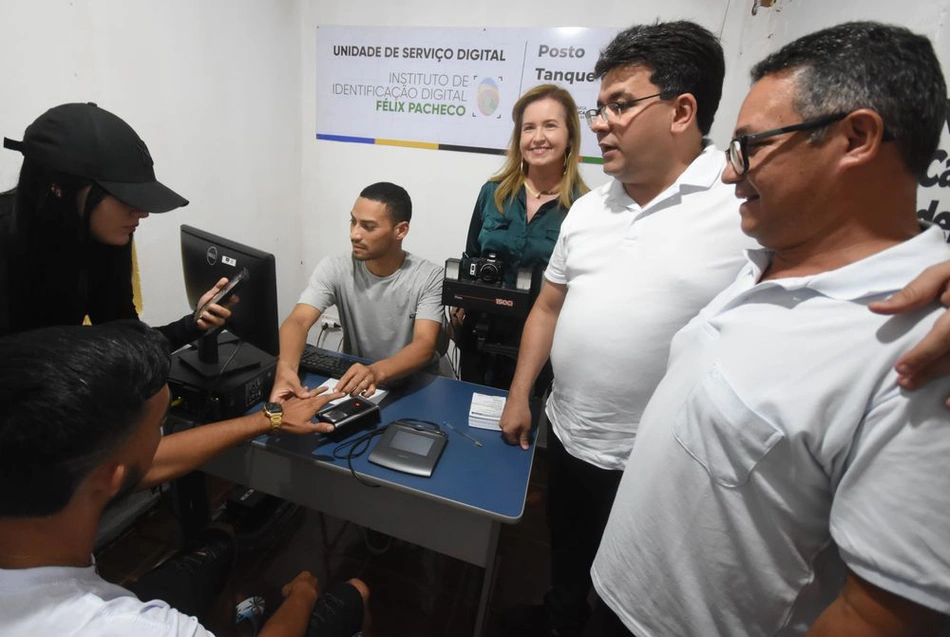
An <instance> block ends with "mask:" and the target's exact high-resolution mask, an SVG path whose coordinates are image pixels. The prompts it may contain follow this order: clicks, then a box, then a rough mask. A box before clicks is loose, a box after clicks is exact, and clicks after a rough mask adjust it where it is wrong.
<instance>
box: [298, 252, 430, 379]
mask: <svg viewBox="0 0 950 637" xmlns="http://www.w3.org/2000/svg"><path fill="white" fill-rule="evenodd" d="M442 278H443V276H442V268H440V267H439V266H437V265H435V264H434V263H430V262H429V261H426V260H425V259H420V258H419V257H416V256H413V255H411V254H409V253H408V252H407V253H406V260H405V261H404V262H403V264H402V267H400V268H399V269H398V270H396V271H395V272H394V273H393V274H391V275H389V276H387V277H378V276H376V275H375V274H373V273H371V272H370V271H369V270H367V269H366V264H365V263H364V262H362V261H358V260H357V259H354V258H353V257H352V256H349V255H347V256H335V257H326V258H324V259H323V260H322V261H320V263H318V264H317V267H316V268H314V270H313V274H311V275H310V282H309V283H308V284H307V289H306V290H304V291H303V293H302V294H301V295H300V299H299V300H298V301H297V302H298V303H305V304H307V305H312V306H313V307H315V308H317V309H318V310H320V312H321V313H323V312H325V311H326V309H327V308H328V307H330V306H331V305H336V306H337V308H339V311H340V322H341V323H342V325H343V351H344V352H346V353H347V354H352V355H354V356H360V357H363V358H368V359H370V360H374V361H378V360H381V359H383V358H389V357H390V356H392V355H393V354H395V353H397V352H398V351H399V350H401V349H402V348H404V347H405V346H406V345H408V344H409V343H411V342H412V331H413V327H414V324H415V321H416V320H417V319H425V320H428V321H435V322H436V323H439V324H440V325H441V324H442ZM433 363H434V364H437V363H438V352H437V353H436V355H435V356H434V358H433Z"/></svg>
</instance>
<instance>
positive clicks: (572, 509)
mask: <svg viewBox="0 0 950 637" xmlns="http://www.w3.org/2000/svg"><path fill="white" fill-rule="evenodd" d="M724 69H725V64H724V61H723V54H722V48H721V47H720V45H719V42H718V41H717V40H716V37H715V36H714V35H712V34H711V33H710V32H709V31H707V30H706V29H704V28H703V27H701V26H699V25H697V24H694V23H692V22H670V23H660V24H653V25H646V26H635V27H632V28H630V29H628V30H626V31H624V32H622V33H620V34H618V35H617V36H616V37H615V38H614V40H613V41H612V42H611V43H610V44H609V45H608V46H607V47H606V48H605V49H604V51H603V52H602V53H601V56H600V59H599V60H598V62H597V66H596V67H595V72H596V73H597V74H598V76H600V77H601V88H600V94H599V96H598V106H599V108H598V109H595V110H592V111H590V112H588V113H587V119H588V122H589V124H590V126H591V128H592V129H593V130H594V132H595V133H596V134H597V138H598V141H599V143H600V146H601V149H602V151H603V156H604V172H606V173H607V174H609V175H612V176H613V177H615V179H613V180H612V181H611V182H610V183H608V184H606V185H605V186H602V187H601V188H598V189H596V190H593V191H591V192H590V193H588V194H587V195H585V196H584V197H582V198H580V199H579V200H578V201H577V202H576V203H575V204H574V206H573V207H572V208H571V213H570V214H569V215H568V216H567V218H566V219H565V220H564V223H563V225H562V226H561V233H560V237H559V238H558V242H557V245H556V246H555V249H554V254H553V255H552V257H551V261H550V264H549V266H548V269H547V271H546V273H545V279H546V280H545V281H544V284H543V286H542V290H541V292H540V294H539V297H538V300H537V301H536V303H535V305H534V308H533V309H532V312H531V315H530V316H529V318H528V320H527V323H526V325H525V330H524V335H523V338H522V341H521V350H520V353H519V359H518V366H517V370H516V373H515V378H514V380H513V382H512V385H511V391H510V394H509V397H508V402H507V405H506V407H505V411H504V414H503V415H502V420H501V426H502V430H503V432H504V435H505V437H506V439H507V440H508V441H509V442H512V443H515V444H517V443H520V444H521V445H522V446H523V447H525V448H527V446H528V439H529V438H528V437H529V435H530V414H529V411H528V396H529V394H530V391H531V387H532V385H533V383H534V380H535V378H536V377H537V374H538V372H539V371H540V369H541V367H542V366H543V364H544V363H545V361H547V359H548V355H549V353H550V356H551V362H552V364H553V367H554V376H555V381H554V389H553V391H552V393H551V397H550V400H549V401H548V404H547V408H546V411H547V416H548V419H549V421H550V423H551V429H552V432H551V433H552V435H550V436H549V437H548V466H549V488H548V524H549V526H550V529H551V551H552V554H551V562H552V563H551V567H552V588H551V590H550V592H549V593H548V594H547V595H546V596H545V605H544V608H543V609H542V608H540V607H537V608H536V609H535V611H534V612H529V613H525V615H526V616H525V617H523V618H522V621H523V623H524V624H532V623H533V624H534V625H533V626H527V625H520V626H519V625H517V624H518V622H517V621H510V625H509V626H508V628H509V631H510V632H512V633H516V634H518V635H519V636H522V635H527V634H534V633H533V632H531V631H532V630H533V631H534V632H538V633H543V634H553V635H561V636H564V635H574V634H579V633H580V632H581V631H582V629H583V625H584V622H585V621H586V619H587V616H588V615H589V614H590V609H589V606H588V602H587V597H588V594H589V592H590V566H591V563H592V561H593V558H594V554H595V552H596V550H597V546H598V543H599V541H600V536H601V533H602V531H603V527H604V524H606V521H607V515H608V513H609V511H610V507H611V504H612V502H613V496H614V493H615V492H616V489H617V485H618V483H619V481H620V476H621V473H622V469H623V466H624V463H625V461H626V459H627V455H628V454H629V452H630V448H631V447H632V446H633V441H634V437H635V435H636V430H637V423H638V422H639V420H640V414H641V412H642V410H643V407H644V406H645V405H646V403H647V401H648V399H649V397H650V395H651V394H652V393H653V390H654V388H655V387H656V385H657V383H658V382H659V380H660V378H661V377H662V375H663V371H664V370H665V368H666V359H667V354H668V349H669V342H670V339H671V338H672V336H673V334H674V333H675V332H676V331H677V330H678V329H679V328H681V327H682V326H683V325H685V324H686V322H687V321H688V320H689V319H690V318H691V317H693V316H694V315H695V314H696V312H698V311H699V309H700V308H701V307H703V306H704V305H705V304H706V303H708V302H709V300H710V299H712V298H713V296H715V294H716V293H718V292H719V291H720V290H722V289H723V288H724V287H725V286H726V285H727V284H728V283H729V282H730V281H731V280H732V279H734V278H735V274H736V272H737V271H738V270H739V267H740V266H741V262H742V250H743V248H745V247H749V246H754V245H757V244H755V242H753V241H751V240H750V239H748V238H747V237H745V236H744V235H743V234H742V233H741V232H740V230H739V215H738V211H737V208H738V202H737V201H736V199H735V197H734V196H733V194H732V190H731V188H729V187H727V186H725V185H723V184H722V183H721V181H720V175H721V173H722V169H723V166H724V163H725V159H724V157H723V153H722V151H719V150H716V149H715V148H714V147H713V146H712V145H711V144H710V143H709V142H708V140H706V139H705V137H704V136H705V135H706V134H707V133H708V132H709V128H710V126H711V125H712V121H713V117H714V115H715V113H716V109H717V107H718V105H719V98H720V95H721V92H722V79H723V74H724ZM512 619H514V618H512ZM545 622H546V625H544V624H545Z"/></svg>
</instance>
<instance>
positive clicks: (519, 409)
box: [499, 394, 531, 450]
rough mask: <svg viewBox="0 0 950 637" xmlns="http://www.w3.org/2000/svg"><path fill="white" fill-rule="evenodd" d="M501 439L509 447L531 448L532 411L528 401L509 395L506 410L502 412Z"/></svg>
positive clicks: (500, 423)
mask: <svg viewBox="0 0 950 637" xmlns="http://www.w3.org/2000/svg"><path fill="white" fill-rule="evenodd" d="M499 425H501V437H502V438H504V439H505V442H507V443H508V444H509V445H521V448H522V449H524V450H527V449H528V447H530V446H531V409H530V407H529V406H528V400H527V399H519V398H512V396H511V395H510V394H509V396H508V400H506V401H505V409H504V411H502V412H501V420H500V421H499Z"/></svg>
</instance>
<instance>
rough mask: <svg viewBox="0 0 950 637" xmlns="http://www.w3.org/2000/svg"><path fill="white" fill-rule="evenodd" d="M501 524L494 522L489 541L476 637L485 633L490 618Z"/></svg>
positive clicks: (477, 617)
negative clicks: (489, 604)
mask: <svg viewBox="0 0 950 637" xmlns="http://www.w3.org/2000/svg"><path fill="white" fill-rule="evenodd" d="M500 530H501V522H497V521H492V523H491V536H490V537H489V539H488V553H487V555H486V556H485V577H484V579H483V580H482V596H481V599H479V600H478V615H476V617H475V637H482V635H483V634H484V631H485V618H486V617H487V616H488V603H489V602H490V601H491V592H492V584H494V582H495V559H496V558H497V554H496V552H497V550H498V533H499V531H500Z"/></svg>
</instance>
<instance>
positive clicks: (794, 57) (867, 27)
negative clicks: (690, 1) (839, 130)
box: [752, 22, 947, 178]
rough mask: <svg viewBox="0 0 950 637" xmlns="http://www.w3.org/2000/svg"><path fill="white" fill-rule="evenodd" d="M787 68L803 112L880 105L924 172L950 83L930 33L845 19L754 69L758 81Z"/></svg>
mask: <svg viewBox="0 0 950 637" xmlns="http://www.w3.org/2000/svg"><path fill="white" fill-rule="evenodd" d="M783 72H790V73H792V74H793V77H794V81H795V85H796V88H797V95H796V99H795V109H796V110H797V111H798V113H799V114H800V115H801V116H802V117H804V118H806V119H810V118H813V117H819V116H821V115H827V114H830V113H834V112H837V111H845V112H850V111H853V110H856V109H859V108H870V109H874V110H875V111H877V113H878V114H879V115H880V116H881V119H883V120H884V126H885V128H886V129H887V131H888V132H889V133H890V134H891V135H893V137H894V143H895V144H896V145H897V148H898V150H899V151H900V154H901V157H902V159H903V161H904V164H905V165H906V166H907V168H908V170H910V171H911V173H913V174H914V175H915V176H916V177H918V178H919V177H921V176H923V175H924V174H925V173H926V170H927V166H928V165H929V164H930V161H931V160H932V159H933V156H934V153H935V152H936V151H937V146H938V144H939V143H940V133H941V130H942V128H943V125H944V123H945V122H946V118H947V87H946V84H945V82H944V78H943V72H942V71H941V70H940V62H939V61H938V60H937V56H936V54H935V53H934V50H933V45H932V44H931V43H930V40H928V39H927V38H926V37H924V36H922V35H917V34H916V33H913V32H911V31H910V30H908V29H906V28H904V27H899V26H894V25H888V24H881V23H878V22H846V23H844V24H839V25H837V26H834V27H830V28H828V29H822V30H821V31H816V32H815V33H812V34H809V35H806V36H804V37H801V38H798V39H797V40H795V41H794V42H791V43H790V44H787V45H785V46H784V47H782V48H781V49H779V50H778V51H776V52H775V53H773V54H771V55H769V56H768V57H767V58H765V59H764V60H762V61H761V62H759V63H758V64H756V65H755V66H754V67H753V68H752V81H753V82H758V81H759V80H761V79H762V78H763V77H765V76H766V75H774V74H777V73H783ZM822 134H823V131H817V132H816V134H815V135H814V136H813V139H818V138H820V136H821V135H822Z"/></svg>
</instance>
